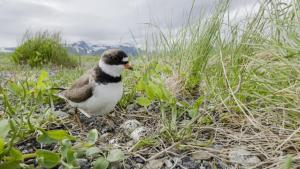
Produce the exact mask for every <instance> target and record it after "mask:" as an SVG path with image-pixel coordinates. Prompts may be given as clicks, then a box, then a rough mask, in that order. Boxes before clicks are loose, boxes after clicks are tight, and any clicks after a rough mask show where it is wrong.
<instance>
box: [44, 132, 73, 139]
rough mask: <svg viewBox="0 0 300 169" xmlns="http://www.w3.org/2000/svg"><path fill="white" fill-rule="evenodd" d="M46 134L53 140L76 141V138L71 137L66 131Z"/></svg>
mask: <svg viewBox="0 0 300 169" xmlns="http://www.w3.org/2000/svg"><path fill="white" fill-rule="evenodd" d="M46 133H47V135H48V136H49V137H50V138H52V139H54V140H58V141H62V140H64V139H67V140H76V138H75V137H73V136H70V135H69V133H68V132H67V131H66V130H49V131H47V132H46Z"/></svg>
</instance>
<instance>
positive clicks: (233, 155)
mask: <svg viewBox="0 0 300 169" xmlns="http://www.w3.org/2000/svg"><path fill="white" fill-rule="evenodd" d="M229 159H230V161H231V162H232V163H239V164H242V165H244V166H252V165H255V164H257V163H259V162H261V160H260V159H259V158H258V157H257V156H255V155H253V154H252V153H251V152H250V151H248V150H246V149H245V148H244V147H235V148H233V149H232V150H231V151H230V152H229Z"/></svg>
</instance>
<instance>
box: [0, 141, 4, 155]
mask: <svg viewBox="0 0 300 169" xmlns="http://www.w3.org/2000/svg"><path fill="white" fill-rule="evenodd" d="M3 152H4V139H3V138H0V155H1V154H2V153H3Z"/></svg>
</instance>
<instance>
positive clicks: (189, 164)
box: [181, 156, 199, 169]
mask: <svg viewBox="0 0 300 169" xmlns="http://www.w3.org/2000/svg"><path fill="white" fill-rule="evenodd" d="M181 161H182V165H183V166H184V167H186V168H189V169H196V168H199V166H198V165H197V163H196V162H195V161H194V160H193V159H192V158H191V157H188V156H187V157H184V158H182V159H181Z"/></svg>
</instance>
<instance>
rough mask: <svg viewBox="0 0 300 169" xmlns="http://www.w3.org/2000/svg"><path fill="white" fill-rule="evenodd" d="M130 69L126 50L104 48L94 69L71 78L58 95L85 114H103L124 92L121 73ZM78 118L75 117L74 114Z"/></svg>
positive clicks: (89, 115) (112, 106)
mask: <svg viewBox="0 0 300 169" xmlns="http://www.w3.org/2000/svg"><path fill="white" fill-rule="evenodd" d="M124 69H132V67H131V65H130V64H129V61H128V56H127V54H126V53H125V52H123V51H122V50H119V49H110V50H107V51H105V52H104V53H103V54H102V56H101V58H100V61H99V63H98V65H97V66H95V67H94V68H93V69H91V70H89V71H87V72H86V73H85V74H84V75H82V76H81V77H80V78H79V79H77V80H76V81H74V83H73V84H72V85H71V87H70V88H68V89H66V90H63V91H61V92H60V93H59V94H58V96H59V97H61V98H63V99H65V100H66V101H67V102H68V103H69V104H70V105H71V106H72V107H75V110H76V111H75V112H76V115H78V114H77V109H78V110H80V112H82V113H83V114H84V115H86V116H87V117H91V115H104V114H107V113H109V112H110V111H112V110H113V109H114V107H115V106H116V104H117V103H118V101H119V100H120V99H121V97H122V94H123V84H122V81H121V80H122V79H121V74H122V72H123V70H124ZM77 118H78V116H77Z"/></svg>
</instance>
